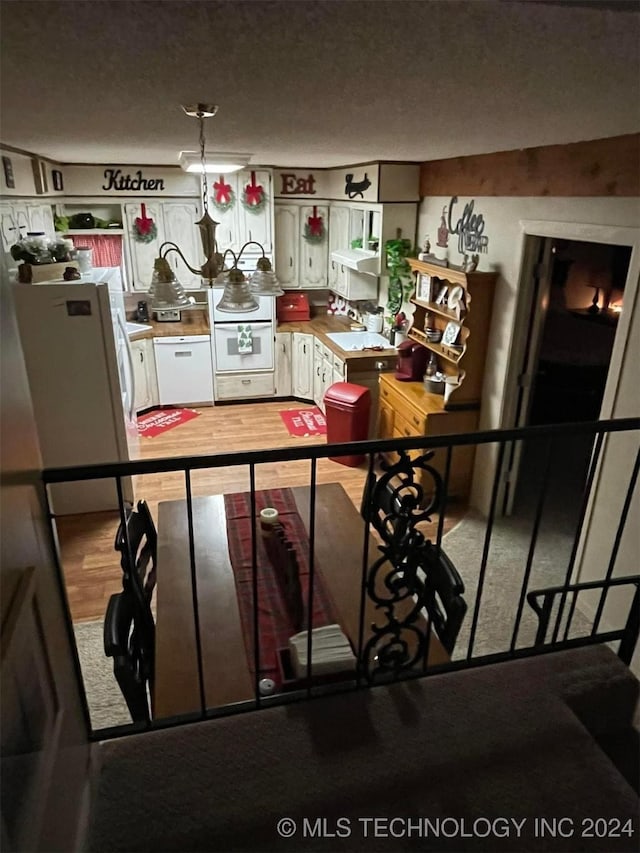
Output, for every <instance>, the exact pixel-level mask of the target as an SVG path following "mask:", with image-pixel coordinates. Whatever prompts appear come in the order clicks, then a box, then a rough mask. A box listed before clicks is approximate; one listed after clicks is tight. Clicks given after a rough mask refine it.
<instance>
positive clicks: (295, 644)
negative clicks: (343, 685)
mask: <svg viewBox="0 0 640 853" xmlns="http://www.w3.org/2000/svg"><path fill="white" fill-rule="evenodd" d="M307 635H308V632H307V631H300V633H298V634H294V635H293V636H292V637H289V654H290V656H291V665H292V667H293V671H294V673H295V675H296V678H305V677H306V675H307V663H308V660H309V659H308V655H307ZM311 644H312V645H311V666H312V669H311V674H312V675H330V674H333V673H336V672H351V671H353V670H355V666H356V656H355V655H354V653H353V650H352V648H351V644H350V643H349V640H348V639H347V637H346V636H345V635H344V633H343V632H342V630H341V628H340V626H339V625H323V626H322V627H321V628H314V629H313V630H312V631H311Z"/></svg>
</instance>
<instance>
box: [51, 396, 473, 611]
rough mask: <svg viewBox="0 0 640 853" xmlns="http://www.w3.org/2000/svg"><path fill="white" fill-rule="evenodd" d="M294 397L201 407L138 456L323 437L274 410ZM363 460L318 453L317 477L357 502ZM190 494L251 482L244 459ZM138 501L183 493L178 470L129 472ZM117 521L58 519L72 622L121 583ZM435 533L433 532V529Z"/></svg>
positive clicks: (195, 477) (275, 475) (196, 483)
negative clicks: (291, 429)
mask: <svg viewBox="0 0 640 853" xmlns="http://www.w3.org/2000/svg"><path fill="white" fill-rule="evenodd" d="M300 407H301V404H298V403H296V402H295V401H279V402H277V403H260V404H238V405H227V406H214V407H203V408H201V409H198V411H199V412H200V417H197V418H194V419H193V420H191V421H188V422H187V423H185V424H181V425H180V426H178V427H175V428H174V429H172V430H169V431H168V432H165V433H163V434H162V435H159V436H157V437H156V438H141V439H140V447H139V453H138V457H137V458H140V459H158V458H166V457H176V456H193V455H210V454H217V453H225V452H230V451H242V450H267V449H271V448H275V447H300V446H302V445H311V444H318V443H321V444H323V443H324V442H325V438H324V437H320V438H318V437H316V438H292V437H290V436H289V434H288V433H287V430H286V428H285V427H284V424H283V422H282V419H281V418H280V415H279V414H278V412H279V411H280V410H282V409H286V408H300ZM365 473H366V465H362V466H361V467H359V468H348V467H346V466H345V465H340V464H339V463H337V462H332V461H330V460H329V459H321V460H318V466H317V481H318V483H333V482H338V483H340V484H341V485H342V486H343V488H344V489H345V491H346V492H347V494H348V495H349V497H350V499H351V500H352V502H353V503H354V505H355V506H356V507H358V508H359V506H360V499H361V496H362V487H363V483H364V477H365ZM309 478H310V463H309V462H286V463H277V464H276V463H270V464H264V465H260V466H258V467H257V469H256V488H258V489H266V488H278V487H284V486H306V485H308V484H309ZM191 483H192V491H193V494H194V496H199V495H202V496H204V495H213V494H224V493H230V492H241V491H247V490H248V489H249V469H248V466H235V467H226V468H217V469H209V470H202V471H195V472H193V474H192V478H191ZM134 489H135V496H136V500H139V499H144V500H146V501H147V503H148V504H149V507H150V509H151V512H152V514H153V516H154V518H156V519H157V509H158V502H159V501H163V500H173V499H180V498H184V497H185V486H184V475H182V474H147V475H144V476H139V477H136V478H135V483H134ZM463 511H464V508H463V507H461V506H457V507H455V506H452V507H451V510H450V511H449V512H448V513H447V518H446V520H445V528H444V529H445V532H446V531H447V530H449V529H451V527H453V526H454V525H455V524H456V523H457V521H458V520H459V519H460V518H461V516H462V514H463ZM118 523H119V516H118V513H117V512H113V513H91V514H88V515H75V516H65V517H61V518H59V519H58V522H57V528H58V538H59V542H60V551H61V556H62V565H63V572H64V577H65V583H66V588H67V596H68V600H69V607H70V609H71V616H72V619H73V621H74V622H81V621H88V620H94V619H102V618H103V616H104V613H105V610H106V607H107V602H108V600H109V596H110V595H111V594H112V593H114V592H118V591H119V590H120V589H121V588H122V582H121V571H120V565H119V561H118V558H117V557H118V555H117V554H116V552H115V551H114V548H113V544H114V538H115V533H116V530H117V527H118ZM431 535H432V536H435V525H434V531H433V532H432V533H431Z"/></svg>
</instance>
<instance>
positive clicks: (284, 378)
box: [275, 332, 291, 397]
mask: <svg viewBox="0 0 640 853" xmlns="http://www.w3.org/2000/svg"><path fill="white" fill-rule="evenodd" d="M275 386H276V387H275V395H276V397H290V396H291V332H277V333H276V376H275Z"/></svg>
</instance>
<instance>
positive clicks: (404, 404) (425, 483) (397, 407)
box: [378, 373, 478, 498]
mask: <svg viewBox="0 0 640 853" xmlns="http://www.w3.org/2000/svg"><path fill="white" fill-rule="evenodd" d="M477 428H478V410H477V409H464V410H461V411H449V410H445V408H444V398H443V396H442V394H430V393H429V392H428V391H426V390H425V387H424V384H423V383H422V382H402V381H400V380H399V379H396V378H395V376H394V375H393V374H392V373H381V374H380V397H379V404H378V435H379V437H380V438H409V437H412V436H437V435H447V434H451V433H468V432H474V431H475V430H476V429H477ZM422 452H424V451H420V450H415V451H411V453H410V454H409V455H410V456H411V458H414V457H416V456H420V455H422ZM474 457H475V448H474V447H473V445H469V446H465V447H456V448H454V450H453V452H452V456H451V471H450V475H449V495H450V496H455V497H459V498H465V497H467V496H468V494H469V491H470V488H471V476H472V473H473V462H474ZM396 460H397V457H396V456H395V454H394V455H392V459H391V461H392V462H395V461H396ZM446 462H447V452H446V450H444V449H439V450H436V452H435V456H434V457H433V460H432V462H431V463H430V464H431V465H433V467H434V468H436V470H437V471H439V472H440V475H441V476H442V477H444V474H445V468H446ZM416 476H417V478H418V480H419V481H420V483H421V485H422V487H423V488H424V490H425V493H426V495H427V496H428V495H430V494H431V489H432V486H433V482H432V480H431V478H430V476H429V475H428V474H426V473H425V472H422V471H417V472H416Z"/></svg>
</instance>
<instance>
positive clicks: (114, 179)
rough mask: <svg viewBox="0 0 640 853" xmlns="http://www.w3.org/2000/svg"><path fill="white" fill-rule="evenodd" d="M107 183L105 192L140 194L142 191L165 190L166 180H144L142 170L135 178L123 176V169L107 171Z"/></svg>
mask: <svg viewBox="0 0 640 853" xmlns="http://www.w3.org/2000/svg"><path fill="white" fill-rule="evenodd" d="M104 177H105V183H104V184H103V185H102V189H103V190H129V191H130V192H140V190H145V191H146V190H163V189H164V180H163V179H162V178H143V177H142V172H141V171H140V169H138V171H137V172H136V176H135V177H133V178H132V177H131V175H123V174H122V170H121V169H105V170H104Z"/></svg>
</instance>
